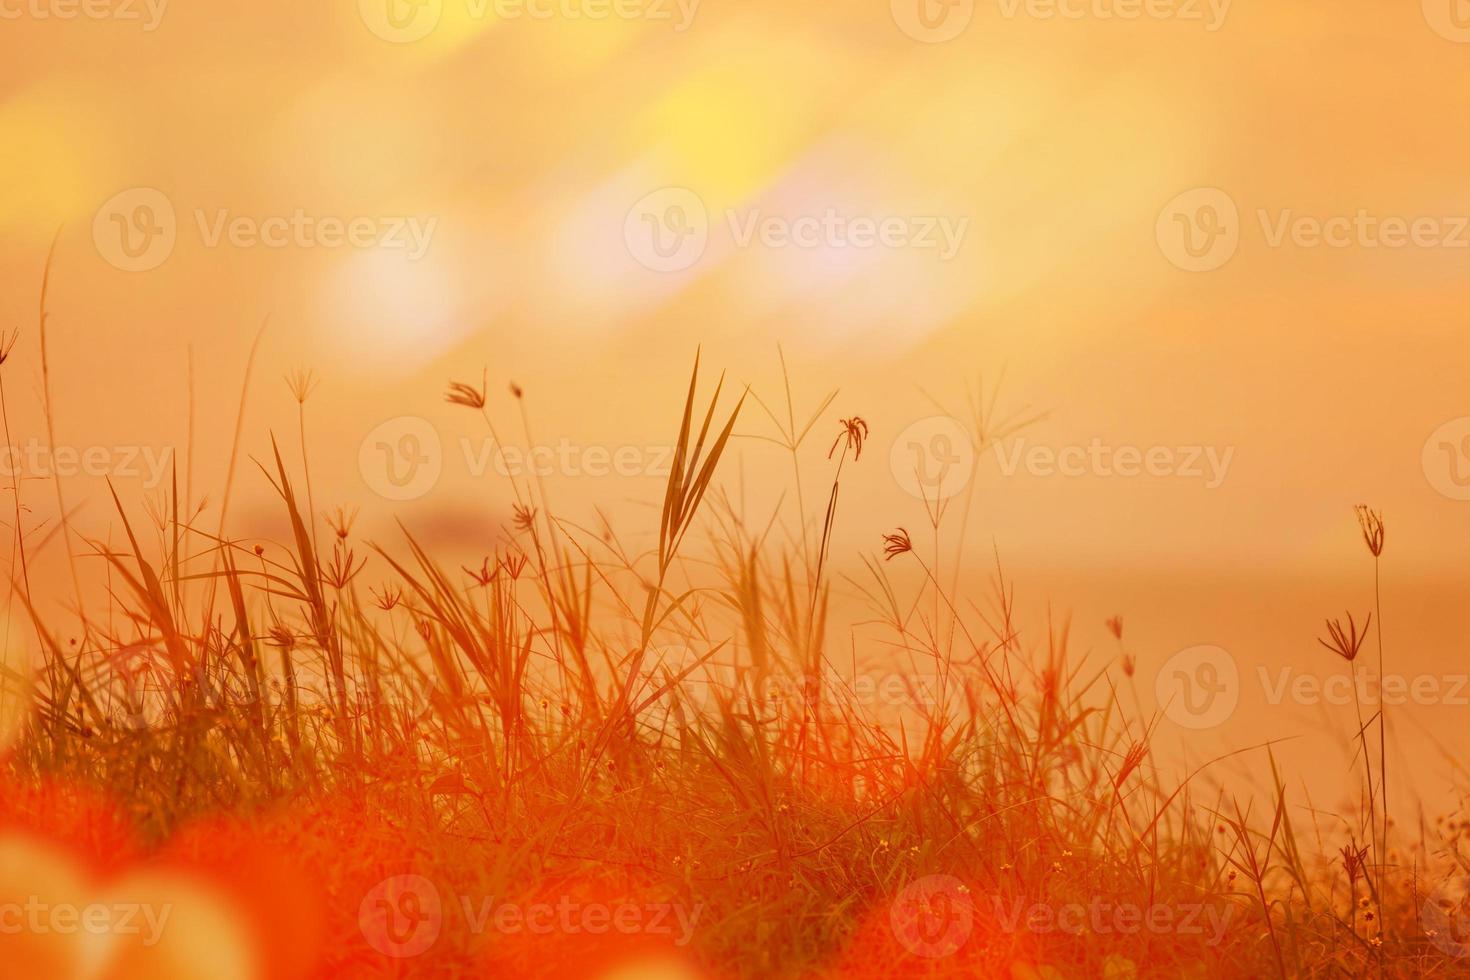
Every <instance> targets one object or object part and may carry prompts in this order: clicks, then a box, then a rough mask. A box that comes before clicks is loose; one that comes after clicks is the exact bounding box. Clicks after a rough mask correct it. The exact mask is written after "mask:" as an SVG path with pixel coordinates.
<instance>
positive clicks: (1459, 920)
mask: <svg viewBox="0 0 1470 980" xmlns="http://www.w3.org/2000/svg"><path fill="white" fill-rule="evenodd" d="M1419 918H1420V921H1421V922H1422V923H1423V926H1424V936H1425V938H1427V939H1428V940H1429V941H1430V942H1431V943H1433V944H1434V946H1435V948H1436V949H1438V950H1439V951H1440V952H1441V953H1445V954H1446V955H1449V956H1455V957H1461V958H1463V957H1466V956H1470V876H1467V875H1456V876H1455V877H1453V878H1448V879H1446V880H1444V881H1442V882H1440V883H1439V885H1438V886H1436V887H1435V889H1434V891H1432V892H1430V893H1429V897H1428V898H1426V899H1425V900H1424V905H1423V907H1422V908H1421V909H1420V915H1419Z"/></svg>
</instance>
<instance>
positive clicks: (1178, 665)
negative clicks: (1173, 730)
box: [1154, 646, 1240, 729]
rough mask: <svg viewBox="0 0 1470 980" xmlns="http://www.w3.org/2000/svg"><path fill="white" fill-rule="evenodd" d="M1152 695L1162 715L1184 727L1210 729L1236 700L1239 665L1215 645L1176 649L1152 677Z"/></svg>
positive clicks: (1238, 685)
mask: <svg viewBox="0 0 1470 980" xmlns="http://www.w3.org/2000/svg"><path fill="white" fill-rule="evenodd" d="M1154 694H1155V696H1156V697H1157V698H1158V699H1159V707H1160V709H1162V710H1163V712H1164V714H1165V716H1167V717H1168V718H1169V720H1171V721H1173V722H1174V723H1175V724H1176V725H1181V726H1183V727H1184V728H1196V729H1200V728H1214V727H1215V726H1216V725H1219V724H1221V723H1223V722H1224V721H1225V720H1226V719H1227V718H1229V717H1230V716H1231V715H1232V714H1234V713H1235V706H1236V705H1238V704H1239V703H1240V668H1239V667H1237V666H1236V664H1235V658H1234V657H1232V656H1231V655H1230V654H1229V653H1228V652H1226V651H1225V650H1223V649H1221V648H1220V647H1216V646H1197V647H1190V648H1189V649H1187V650H1180V651H1179V652H1178V653H1176V654H1174V656H1172V657H1170V658H1169V659H1168V660H1166V661H1165V662H1164V666H1162V667H1160V668H1159V673H1158V676H1156V677H1155V678H1154Z"/></svg>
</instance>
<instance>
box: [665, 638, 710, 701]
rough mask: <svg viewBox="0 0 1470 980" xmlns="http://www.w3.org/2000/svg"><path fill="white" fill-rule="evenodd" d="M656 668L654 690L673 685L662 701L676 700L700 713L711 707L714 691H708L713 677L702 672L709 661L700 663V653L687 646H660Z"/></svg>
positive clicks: (706, 672)
mask: <svg viewBox="0 0 1470 980" xmlns="http://www.w3.org/2000/svg"><path fill="white" fill-rule="evenodd" d="M655 652H656V653H657V655H658V658H659V659H658V668H657V669H656V670H655V672H654V677H653V690H654V691H657V690H659V689H661V688H663V687H665V686H666V685H669V684H672V685H673V686H672V687H670V688H669V690H668V691H667V692H665V694H664V699H665V700H668V701H672V700H673V699H674V698H679V699H680V700H681V701H683V702H684V703H685V704H687V705H689V706H690V707H692V708H693V709H694V710H696V711H703V710H704V709H705V708H707V707H709V706H710V705H712V704H714V700H715V699H714V692H713V691H711V690H710V687H711V684H712V678H711V677H710V675H709V673H708V671H707V670H706V669H705V668H706V667H707V666H708V665H709V664H708V661H706V662H705V663H703V664H701V663H700V662H699V654H697V653H695V652H694V651H693V650H691V649H690V648H689V647H686V646H677V645H676V646H666V647H659V648H658V649H657V650H656V651H655Z"/></svg>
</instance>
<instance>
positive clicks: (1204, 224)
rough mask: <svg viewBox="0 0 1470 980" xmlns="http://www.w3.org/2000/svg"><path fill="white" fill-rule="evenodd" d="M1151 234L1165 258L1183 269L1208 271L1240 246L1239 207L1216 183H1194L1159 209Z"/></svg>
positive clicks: (1218, 266)
mask: <svg viewBox="0 0 1470 980" xmlns="http://www.w3.org/2000/svg"><path fill="white" fill-rule="evenodd" d="M1154 234H1155V236H1156V237H1157V238H1158V241H1159V251H1161V252H1163V253H1164V258H1166V259H1168V260H1169V261H1170V262H1172V263H1174V265H1176V266H1178V267H1179V268H1181V269H1183V270H1185V271H1186V272H1211V271H1213V270H1215V269H1218V268H1220V267H1221V266H1222V265H1224V264H1225V263H1226V262H1229V261H1230V260H1231V259H1232V258H1234V257H1235V251H1236V249H1237V248H1239V247H1240V211H1239V209H1237V208H1236V206H1235V201H1234V199H1233V198H1231V196H1230V195H1229V194H1226V193H1225V192H1224V191H1222V190H1220V189H1219V188H1218V187H1197V188H1195V189H1194V190H1192V191H1185V192H1184V193H1183V194H1180V195H1179V196H1177V197H1175V198H1174V199H1173V200H1172V201H1170V202H1169V203H1168V204H1165V205H1164V209H1163V210H1162V211H1160V212H1159V220H1158V223H1157V224H1156V225H1155V227H1154Z"/></svg>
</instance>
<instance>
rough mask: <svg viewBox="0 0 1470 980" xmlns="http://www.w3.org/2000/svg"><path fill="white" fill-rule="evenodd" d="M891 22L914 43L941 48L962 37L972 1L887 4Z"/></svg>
mask: <svg viewBox="0 0 1470 980" xmlns="http://www.w3.org/2000/svg"><path fill="white" fill-rule="evenodd" d="M889 8H890V9H891V10H892V12H893V22H894V23H895V24H897V25H898V29H899V30H901V31H903V32H904V33H905V34H907V35H908V36H909V37H911V38H913V39H914V40H915V41H923V42H924V43H925V44H942V43H944V42H945V41H953V40H954V39H955V38H957V37H959V36H960V35H961V34H963V33H965V30H966V28H968V27H969V26H970V21H972V20H974V19H975V0H889Z"/></svg>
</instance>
